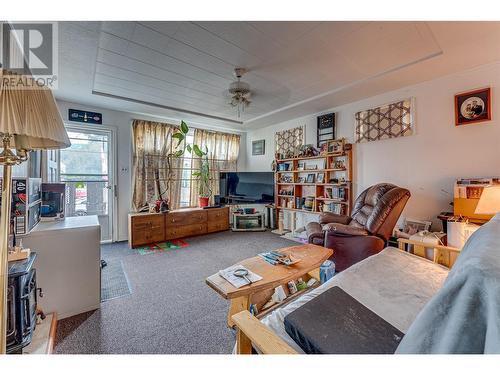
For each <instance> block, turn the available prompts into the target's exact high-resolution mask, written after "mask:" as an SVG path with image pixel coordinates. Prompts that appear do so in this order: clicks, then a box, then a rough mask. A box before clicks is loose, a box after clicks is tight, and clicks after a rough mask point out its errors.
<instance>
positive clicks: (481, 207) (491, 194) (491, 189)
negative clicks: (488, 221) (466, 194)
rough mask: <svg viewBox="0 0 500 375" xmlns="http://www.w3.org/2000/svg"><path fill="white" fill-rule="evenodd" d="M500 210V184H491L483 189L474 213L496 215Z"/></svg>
mask: <svg viewBox="0 0 500 375" xmlns="http://www.w3.org/2000/svg"><path fill="white" fill-rule="evenodd" d="M498 212H500V185H490V186H487V187H485V188H484V189H483V192H482V194H481V198H480V199H479V202H478V204H477V206H476V211H475V212H474V213H476V214H481V215H495V214H496V213H498Z"/></svg>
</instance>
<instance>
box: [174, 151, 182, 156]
mask: <svg viewBox="0 0 500 375" xmlns="http://www.w3.org/2000/svg"><path fill="white" fill-rule="evenodd" d="M183 153H184V150H178V151H176V152H174V156H175V157H177V158H178V157H179V156H181V155H182V154H183Z"/></svg>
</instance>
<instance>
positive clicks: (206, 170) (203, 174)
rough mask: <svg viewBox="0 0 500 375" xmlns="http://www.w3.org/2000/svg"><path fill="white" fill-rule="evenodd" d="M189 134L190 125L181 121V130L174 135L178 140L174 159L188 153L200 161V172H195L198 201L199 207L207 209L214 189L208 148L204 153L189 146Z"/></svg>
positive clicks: (193, 146)
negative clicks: (211, 181) (211, 184)
mask: <svg viewBox="0 0 500 375" xmlns="http://www.w3.org/2000/svg"><path fill="white" fill-rule="evenodd" d="M188 132H189V127H188V125H187V124H186V123H185V122H184V121H181V126H180V127H179V129H178V130H177V131H176V132H175V133H174V134H172V138H175V139H177V145H176V151H175V152H173V153H172V154H171V156H173V157H181V156H182V155H184V153H185V152H186V151H187V152H189V153H190V154H195V155H196V156H198V157H199V158H200V159H201V160H200V166H199V168H198V170H196V171H194V172H193V176H194V177H196V178H197V179H198V181H199V187H198V199H199V206H200V207H206V206H208V202H209V200H210V196H211V195H212V189H211V188H210V162H209V160H208V148H207V147H206V146H205V150H204V151H202V150H201V148H200V147H199V146H198V145H196V144H193V145H191V144H189V143H187V142H186V136H187V134H188Z"/></svg>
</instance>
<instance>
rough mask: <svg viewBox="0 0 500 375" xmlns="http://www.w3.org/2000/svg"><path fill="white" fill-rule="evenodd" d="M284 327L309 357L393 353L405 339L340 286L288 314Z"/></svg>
mask: <svg viewBox="0 0 500 375" xmlns="http://www.w3.org/2000/svg"><path fill="white" fill-rule="evenodd" d="M284 324H285V330H286V332H287V333H288V335H289V336H290V337H291V338H292V339H293V340H294V341H295V342H296V343H297V344H298V345H299V346H300V347H301V348H302V350H304V352H306V353H309V354H392V353H394V351H395V350H396V348H397V346H398V345H399V343H400V341H401V339H402V337H403V333H402V332H401V331H399V330H398V329H397V328H395V327H393V326H392V325H391V324H389V323H388V322H386V321H385V320H384V319H382V318H381V317H380V316H378V315H377V314H375V313H374V312H373V311H371V310H370V309H368V308H367V307H365V306H364V305H363V304H361V303H360V302H358V301H357V300H356V299H355V298H353V297H351V296H350V295H349V294H347V293H346V292H345V291H344V290H342V289H341V288H339V287H337V286H335V287H332V288H330V289H328V290H327V291H325V292H323V293H322V294H320V295H319V296H317V297H315V298H314V299H312V300H310V301H309V302H307V303H305V304H304V305H302V306H301V307H299V308H298V309H296V310H295V311H293V312H291V313H290V314H288V315H287V316H286V317H285V320H284Z"/></svg>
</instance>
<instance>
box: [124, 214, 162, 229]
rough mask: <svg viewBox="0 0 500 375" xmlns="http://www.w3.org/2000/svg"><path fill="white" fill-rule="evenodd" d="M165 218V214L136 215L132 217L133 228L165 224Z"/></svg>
mask: <svg viewBox="0 0 500 375" xmlns="http://www.w3.org/2000/svg"><path fill="white" fill-rule="evenodd" d="M163 220H164V216H163V215H144V216H135V217H133V218H132V227H133V228H148V227H149V228H151V227H153V228H154V227H160V226H163V225H164V221H163Z"/></svg>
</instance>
